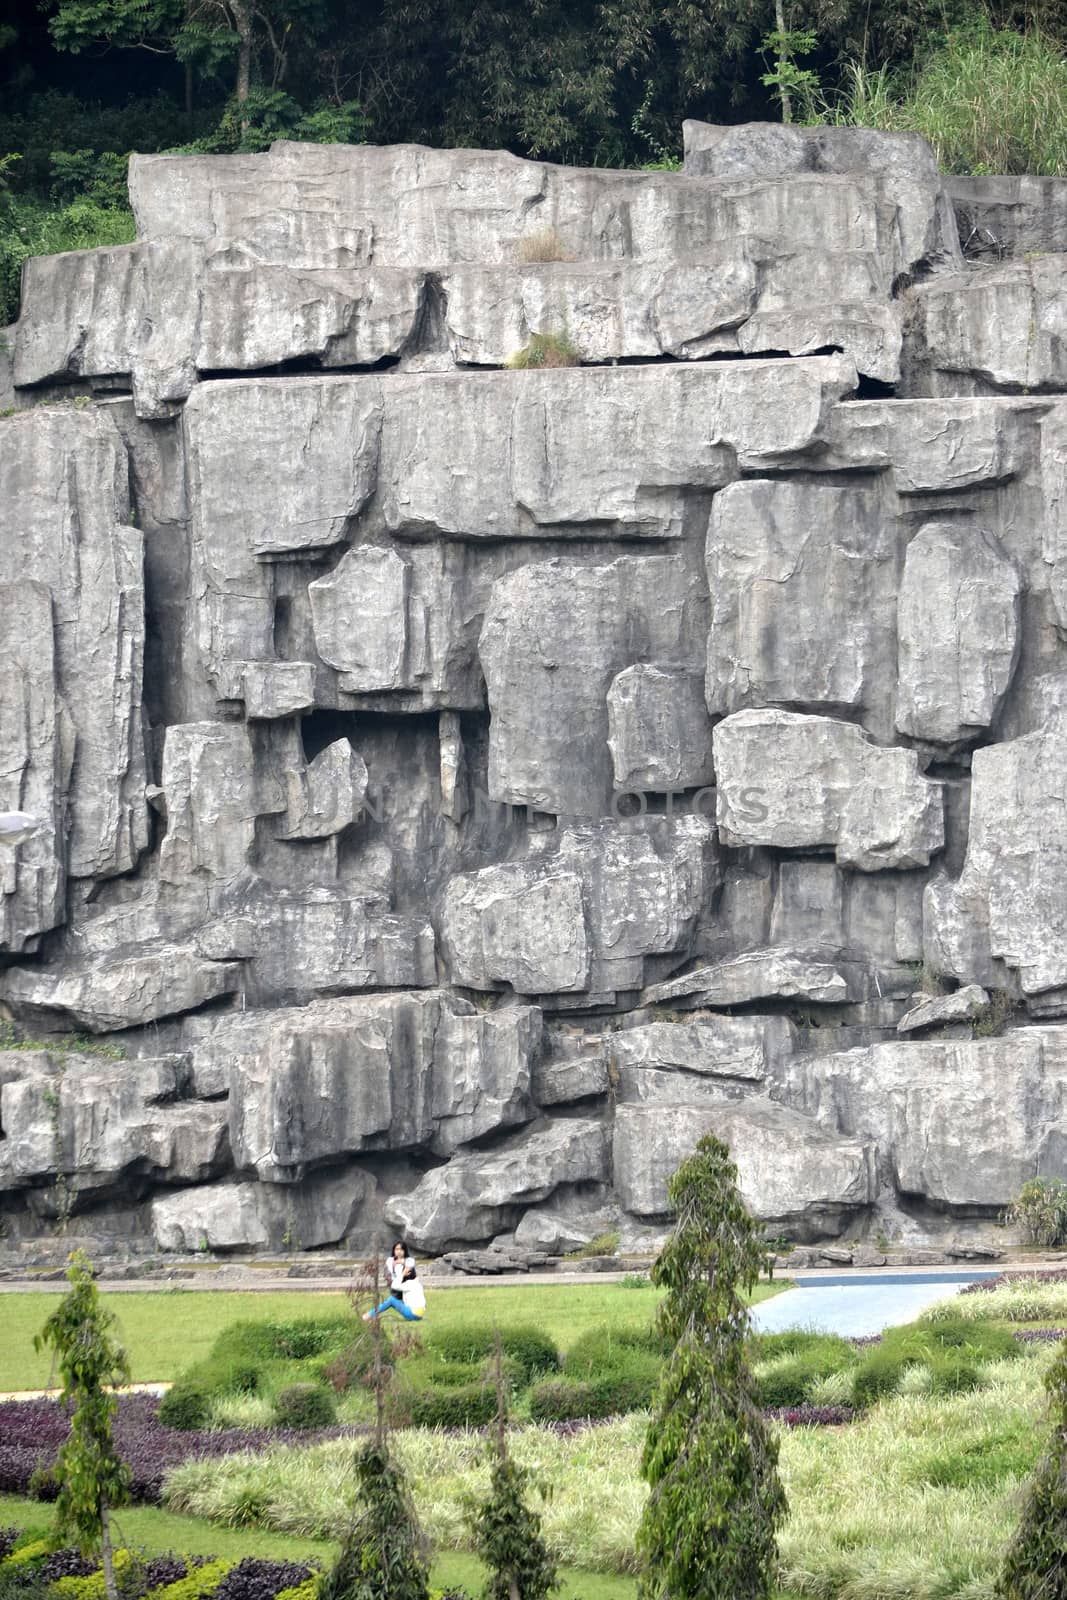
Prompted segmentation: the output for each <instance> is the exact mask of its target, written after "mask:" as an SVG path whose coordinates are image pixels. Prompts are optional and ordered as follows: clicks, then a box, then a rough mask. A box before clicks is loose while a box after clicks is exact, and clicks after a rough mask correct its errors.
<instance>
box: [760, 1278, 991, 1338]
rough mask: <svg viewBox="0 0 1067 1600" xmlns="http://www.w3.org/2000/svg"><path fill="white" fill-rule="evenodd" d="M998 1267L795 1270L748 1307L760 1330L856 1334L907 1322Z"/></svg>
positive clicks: (860, 1335)
mask: <svg viewBox="0 0 1067 1600" xmlns="http://www.w3.org/2000/svg"><path fill="white" fill-rule="evenodd" d="M998 1275H999V1273H998V1272H996V1271H993V1272H945V1271H942V1272H940V1273H936V1274H935V1273H919V1272H895V1273H890V1272H885V1271H882V1272H879V1273H877V1274H875V1273H870V1274H868V1273H862V1274H860V1273H849V1275H848V1276H847V1277H846V1276H844V1275H843V1274H841V1275H837V1276H835V1275H833V1274H825V1275H823V1276H822V1277H821V1278H817V1277H816V1275H815V1274H814V1273H806V1272H805V1273H799V1274H798V1275H797V1278H796V1280H795V1281H796V1284H797V1287H796V1288H795V1289H787V1290H786V1292H785V1294H780V1295H776V1296H775V1298H774V1299H773V1300H763V1301H761V1303H760V1304H759V1305H758V1306H756V1307H754V1309H753V1312H752V1323H753V1326H754V1327H755V1328H756V1329H757V1330H758V1331H759V1332H760V1333H781V1332H782V1331H783V1330H784V1329H786V1328H804V1329H808V1330H810V1331H811V1332H813V1333H839V1334H841V1335H843V1337H845V1338H860V1337H864V1336H866V1335H869V1334H872V1333H881V1332H882V1331H883V1330H884V1329H885V1328H893V1327H896V1326H897V1325H898V1324H900V1323H902V1322H911V1321H912V1320H913V1319H914V1318H915V1317H917V1316H918V1315H919V1314H920V1312H922V1311H925V1310H926V1308H927V1306H931V1305H933V1304H934V1303H935V1302H936V1301H938V1300H945V1299H947V1298H948V1297H949V1296H950V1295H952V1294H958V1293H959V1291H960V1290H961V1289H962V1288H963V1286H964V1284H967V1283H974V1282H975V1280H976V1279H978V1278H995V1277H997V1276H998Z"/></svg>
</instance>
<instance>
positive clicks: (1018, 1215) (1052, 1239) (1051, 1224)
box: [1004, 1177, 1067, 1246]
mask: <svg viewBox="0 0 1067 1600" xmlns="http://www.w3.org/2000/svg"><path fill="white" fill-rule="evenodd" d="M1004 1220H1005V1222H1010V1223H1015V1224H1016V1225H1017V1226H1018V1227H1020V1228H1021V1229H1022V1232H1023V1236H1024V1238H1026V1239H1029V1241H1030V1243H1031V1244H1039V1245H1046V1246H1047V1245H1057V1244H1064V1243H1067V1183H1064V1181H1063V1179H1062V1178H1040V1177H1039V1178H1030V1179H1029V1180H1028V1181H1027V1182H1026V1183H1024V1184H1023V1186H1022V1188H1021V1189H1020V1190H1019V1193H1018V1194H1017V1195H1016V1197H1015V1199H1014V1200H1013V1201H1012V1203H1011V1205H1010V1206H1009V1207H1008V1209H1007V1211H1006V1212H1005V1214H1004Z"/></svg>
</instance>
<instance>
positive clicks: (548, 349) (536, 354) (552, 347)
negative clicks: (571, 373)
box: [507, 333, 582, 371]
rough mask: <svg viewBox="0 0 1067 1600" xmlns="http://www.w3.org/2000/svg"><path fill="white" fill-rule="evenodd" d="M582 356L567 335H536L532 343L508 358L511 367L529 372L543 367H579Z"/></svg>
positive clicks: (531, 336) (532, 335)
mask: <svg viewBox="0 0 1067 1600" xmlns="http://www.w3.org/2000/svg"><path fill="white" fill-rule="evenodd" d="M581 359H582V358H581V356H580V355H579V353H578V351H577V350H576V348H575V346H574V345H573V344H572V343H571V341H570V339H569V338H568V337H567V335H566V334H565V333H534V334H531V335H530V342H529V343H528V344H526V345H524V346H523V348H522V349H521V350H516V352H515V354H514V355H511V356H509V357H508V360H507V364H508V366H509V367H511V368H513V369H515V370H519V371H527V370H529V369H531V368H542V367H577V366H579V365H580V364H581Z"/></svg>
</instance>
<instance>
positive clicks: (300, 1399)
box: [274, 1383, 337, 1428]
mask: <svg viewBox="0 0 1067 1600" xmlns="http://www.w3.org/2000/svg"><path fill="white" fill-rule="evenodd" d="M274 1419H275V1421H276V1422H277V1424H278V1426H279V1427H280V1428H328V1427H330V1426H331V1424H332V1423H334V1422H336V1421H337V1405H336V1402H335V1400H334V1398H333V1395H332V1394H331V1393H330V1391H329V1389H324V1388H323V1386H322V1384H321V1383H290V1384H288V1385H287V1386H286V1387H285V1388H284V1389H282V1390H281V1392H280V1393H279V1395H278V1397H277V1399H276V1400H275V1402H274Z"/></svg>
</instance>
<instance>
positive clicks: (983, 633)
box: [897, 522, 1022, 744]
mask: <svg viewBox="0 0 1067 1600" xmlns="http://www.w3.org/2000/svg"><path fill="white" fill-rule="evenodd" d="M1021 589H1022V582H1021V578H1020V575H1019V572H1018V570H1017V568H1016V567H1015V565H1014V563H1013V562H1011V561H1010V560H1009V559H1008V556H1007V555H1006V553H1005V552H1004V550H1003V548H1002V547H1001V546H1000V545H999V543H998V541H997V540H996V539H995V538H993V536H992V535H990V534H988V533H985V532H984V531H983V530H981V529H975V530H973V532H972V531H971V530H970V529H963V528H960V527H959V526H958V524H950V523H943V522H928V523H926V524H924V526H923V527H922V528H920V529H919V532H918V533H917V534H916V535H915V538H914V539H912V541H911V542H910V544H909V545H908V549H907V553H906V555H905V558H904V574H903V578H902V580H901V585H900V594H899V598H898V602H897V619H898V622H897V626H898V633H897V637H898V650H899V693H898V697H897V727H898V728H899V730H900V732H901V733H907V734H910V735H911V736H912V737H913V738H916V739H931V740H934V741H939V742H942V743H947V744H951V743H953V742H954V741H956V740H959V739H966V738H969V737H973V735H974V734H976V733H979V732H981V731H982V730H983V729H985V728H988V727H989V726H990V725H991V724H992V723H993V722H994V721H995V720H996V716H997V713H998V711H999V710H1000V707H1001V704H1002V702H1003V699H1004V696H1005V694H1006V692H1007V689H1008V686H1009V684H1010V683H1011V678H1012V673H1013V672H1014V670H1015V664H1016V660H1017V657H1018V651H1019V611H1020V605H1019V600H1020V593H1021Z"/></svg>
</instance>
